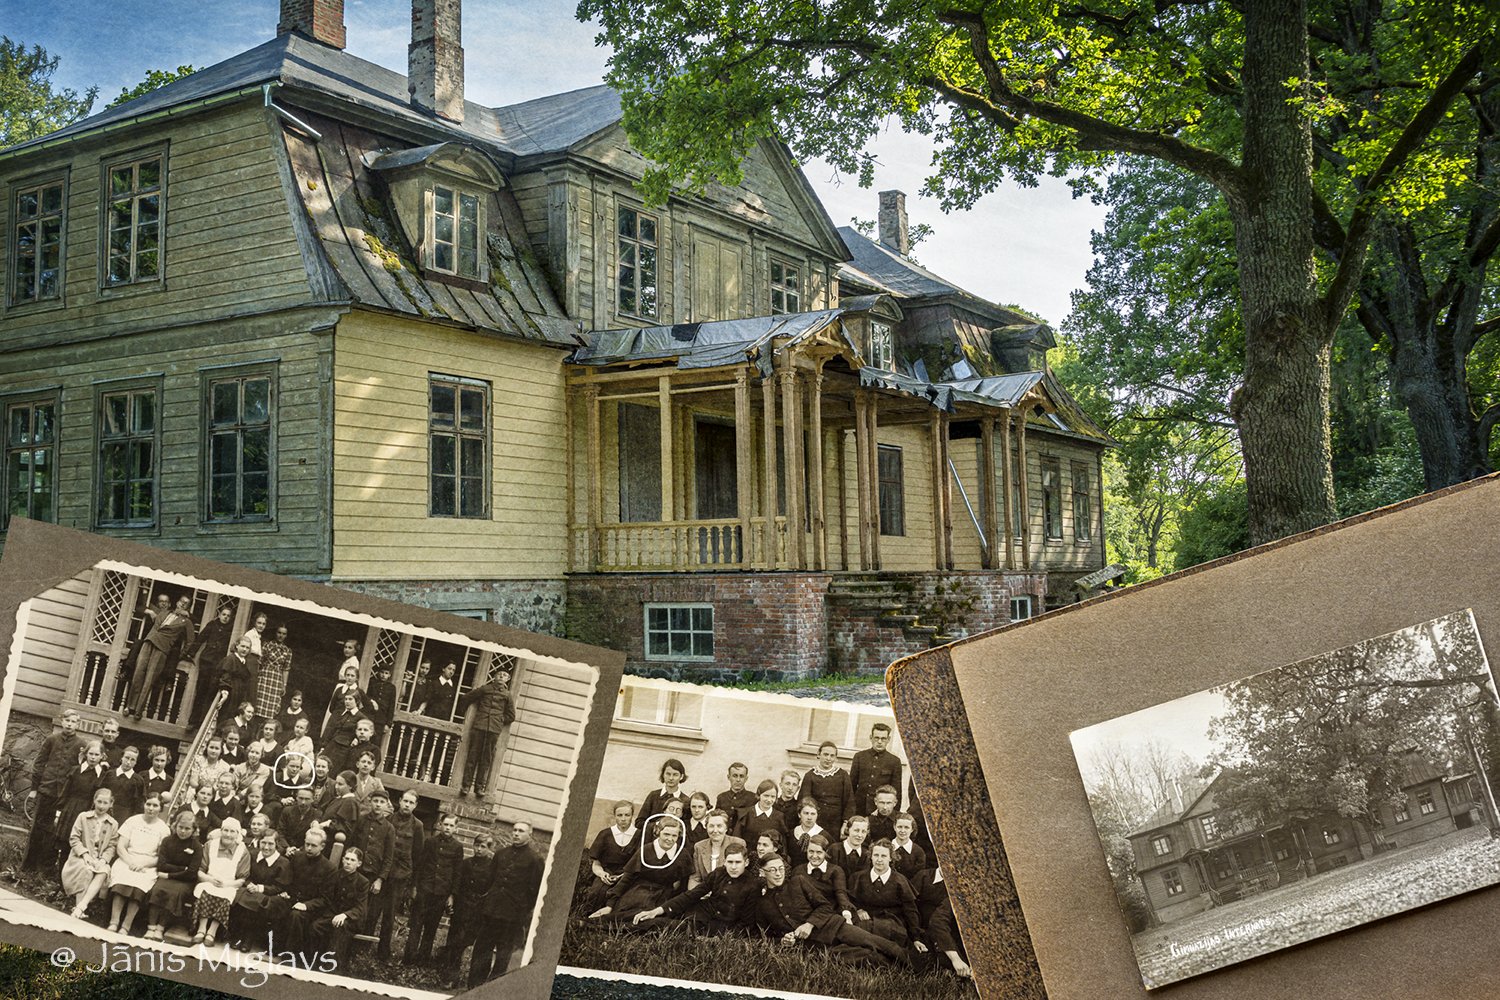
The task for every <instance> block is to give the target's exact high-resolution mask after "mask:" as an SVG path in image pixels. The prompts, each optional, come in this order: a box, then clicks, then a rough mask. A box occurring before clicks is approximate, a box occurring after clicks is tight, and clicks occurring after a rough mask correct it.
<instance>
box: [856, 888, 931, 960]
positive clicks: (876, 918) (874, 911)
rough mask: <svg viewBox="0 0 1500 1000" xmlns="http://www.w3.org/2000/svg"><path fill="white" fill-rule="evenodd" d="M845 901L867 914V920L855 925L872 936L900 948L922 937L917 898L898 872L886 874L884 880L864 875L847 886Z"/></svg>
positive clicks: (859, 921) (858, 921)
mask: <svg viewBox="0 0 1500 1000" xmlns="http://www.w3.org/2000/svg"><path fill="white" fill-rule="evenodd" d="M849 899H850V901H851V902H853V903H854V905H855V906H856V907H858V908H859V909H861V910H864V911H865V912H866V913H868V914H869V915H870V919H869V920H857V921H856V923H857V925H858V926H859V927H862V928H864V929H865V930H868V931H870V932H871V933H872V934H878V935H879V936H881V937H883V938H886V939H887V940H890V941H894V942H896V943H897V944H901V945H904V944H906V943H907V942H909V941H915V940H917V939H918V938H919V937H920V936H921V934H922V926H921V923H920V922H919V920H918V918H917V895H916V893H915V892H913V891H912V888H911V883H910V882H908V881H906V879H905V877H903V876H902V875H901V873H900V872H897V871H895V870H891V871H887V872H886V877H885V878H884V879H876V878H874V877H873V872H868V871H867V872H864V873H863V874H861V875H859V876H857V877H855V878H854V880H853V881H851V882H850V883H849Z"/></svg>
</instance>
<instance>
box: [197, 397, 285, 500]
mask: <svg viewBox="0 0 1500 1000" xmlns="http://www.w3.org/2000/svg"><path fill="white" fill-rule="evenodd" d="M274 406H275V401H274V400H273V399H272V398H271V375H270V373H269V372H267V371H264V370H260V371H256V372H253V373H247V374H243V375H233V376H223V377H214V378H210V379H209V381H208V510H207V515H208V520H210V521H264V520H268V519H269V518H270V516H271V422H272V415H273V411H274Z"/></svg>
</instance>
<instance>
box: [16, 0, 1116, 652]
mask: <svg viewBox="0 0 1500 1000" xmlns="http://www.w3.org/2000/svg"><path fill="white" fill-rule="evenodd" d="M343 9H344V4H343V2H342V0H283V2H282V3H281V9H280V10H281V16H280V21H279V24H277V25H276V26H275V34H274V37H271V38H270V39H269V40H268V41H266V42H264V43H263V44H260V45H257V46H255V47H254V48H252V49H249V50H248V51H245V52H241V53H239V54H237V55H234V56H232V57H230V58H229V59H226V60H224V61H222V62H219V63H217V64H215V65H212V66H209V67H207V68H205V69H203V70H200V71H198V72H196V73H193V74H191V75H190V76H187V77H185V78H183V79H180V80H177V81H175V82H173V83H170V84H168V85H166V86H164V87H162V88H160V89H158V90H155V91H153V92H151V93H149V94H146V95H144V96H141V97H139V98H136V99H135V100H133V101H129V102H127V103H125V104H122V105H119V106H117V107H113V108H109V109H107V110H104V111H101V112H99V113H98V114H95V115H93V116H91V117H89V118H86V119H84V120H82V121H80V122H77V123H75V124H73V125H70V126H68V127H67V128H64V129H62V130H60V131H58V132H55V133H53V134H51V135H48V136H44V137H42V138H39V139H36V140H33V141H30V142H27V143H23V144H20V145H18V146H14V147H11V148H9V149H5V150H0V197H3V201H0V233H3V234H4V235H3V243H0V269H3V272H4V274H5V276H6V277H5V281H4V288H3V296H0V410H3V418H4V427H5V433H6V438H5V440H4V442H3V444H4V449H5V451H4V456H3V458H4V461H3V463H0V470H3V472H0V477H3V483H0V492H3V495H4V497H5V503H4V506H3V507H0V531H3V530H4V527H5V524H4V521H5V519H6V518H8V517H10V516H13V515H22V516H26V517H30V518H34V519H39V520H49V521H56V522H58V523H62V524H66V525H70V526H73V527H77V528H81V529H85V530H93V531H98V532H102V533H105V534H109V535H113V536H117V537H124V538H130V539H135V540H139V541H145V542H148V543H150V544H153V545H159V546H164V547H167V548H173V549H178V550H181V551H187V552H192V553H194V554H198V555H204V556H208V557H210V558H214V559H218V560H221V561H227V562H234V563H239V564H243V565H247V566H252V567H255V568H258V569H265V570H270V571H273V572H279V573H284V574H292V575H296V576H300V577H304V578H308V579H314V580H320V581H325V582H330V583H333V584H336V585H338V586H343V587H349V588H353V589H358V590H363V591H365V592H368V593H373V594H376V595H378V596H382V597H388V598H392V599H395V600H401V601H407V602H412V603H420V604H424V605H427V606H429V607H433V608H438V609H442V610H448V611H454V612H458V613H463V614H471V615H478V616H481V617H484V618H487V619H489V620H491V621H498V622H501V623H503V624H507V625H511V626H515V627H518V628H523V629H528V630H532V631H547V632H554V633H564V632H565V633H567V634H568V635H570V636H571V637H574V638H578V639H581V640H583V641H586V642H594V643H598V644H602V645H609V646H612V647H614V648H618V649H621V650H623V651H625V652H626V654H627V656H628V658H629V668H630V669H632V670H633V671H636V672H640V673H651V674H656V675H664V676H683V675H688V676H694V677H698V678H702V677H707V676H715V677H740V676H744V675H745V674H750V675H752V676H762V675H778V676H785V677H797V676H806V675H815V674H818V673H820V672H823V671H825V670H830V669H841V668H883V667H884V666H885V665H886V664H887V663H888V662H890V661H891V660H892V659H894V658H895V657H897V656H899V655H903V654H906V653H910V652H915V651H917V650H920V649H922V648H925V647H926V646H927V645H929V644H930V641H931V640H932V639H933V637H934V636H935V635H938V634H940V633H950V634H952V633H957V632H959V631H962V630H968V631H973V630H976V629H979V628H988V627H993V626H996V625H1000V624H1004V623H1005V622H1008V621H1010V620H1012V619H1014V618H1019V617H1027V616H1030V615H1032V614H1036V613H1040V612H1041V611H1043V610H1045V608H1046V607H1047V606H1048V605H1052V604H1058V603H1068V602H1070V601H1072V600H1074V599H1075V598H1076V596H1077V594H1078V593H1079V591H1078V589H1077V588H1076V587H1075V586H1074V585H1075V583H1076V582H1077V581H1079V580H1080V579H1085V580H1087V579H1094V578H1097V576H1098V572H1099V571H1100V570H1101V569H1103V568H1104V566H1105V550H1104V540H1103V517H1102V509H1101V508H1102V492H1101V475H1100V473H1101V467H1100V456H1101V455H1102V453H1103V450H1104V448H1105V447H1106V446H1107V445H1108V443H1109V440H1108V438H1107V436H1106V435H1105V434H1104V433H1103V431H1102V430H1101V429H1100V428H1099V427H1098V426H1097V425H1096V424H1095V423H1094V422H1093V421H1092V420H1090V419H1089V417H1088V416H1087V415H1086V414H1085V413H1084V412H1083V411H1082V410H1081V409H1080V407H1079V406H1078V404H1077V403H1076V401H1074V400H1073V399H1072V397H1071V396H1070V395H1069V393H1068V391H1067V388H1066V387H1065V386H1063V385H1062V384H1061V383H1060V381H1059V380H1058V379H1057V377H1056V376H1055V374H1054V373H1053V372H1052V370H1051V368H1050V366H1049V364H1048V350H1049V349H1050V348H1051V347H1052V346H1053V345H1054V340H1053V336H1052V332H1051V331H1050V330H1049V329H1048V328H1047V327H1046V326H1045V325H1044V324H1043V323H1041V321H1039V320H1038V319H1036V318H1035V317H1031V316H1028V315H1026V314H1024V313H1022V312H1020V311H1018V310H1016V309H1012V308H1002V307H1000V306H998V305H996V304H995V303H992V302H988V301H985V300H984V299H982V298H980V297H979V296H976V295H973V294H972V293H969V292H966V291H964V290H963V289H961V288H958V287H956V286H954V285H953V284H952V283H950V282H947V281H944V280H943V279H941V278H940V277H938V276H936V275H933V274H931V273H930V272H928V271H926V270H925V269H924V268H922V267H920V266H919V265H917V264H916V263H915V262H914V261H913V260H912V259H911V257H910V246H909V242H908V231H907V226H906V213H905V207H904V199H903V198H902V197H901V196H900V195H899V193H897V192H890V193H887V194H886V195H882V200H881V203H880V224H879V234H878V239H868V238H866V237H864V236H861V235H859V234H858V233H855V232H854V231H852V230H849V229H843V230H841V229H839V228H838V227H836V226H835V225H834V223H833V222H832V220H831V219H830V218H829V216H828V213H827V212H826V211H825V210H824V208H823V206H822V204H820V203H819V201H818V199H817V196H816V195H815V194H814V192H813V190H812V188H811V186H810V185H809V184H808V182H807V179H806V178H805V177H804V176H803V173H802V171H801V170H800V169H799V167H798V165H797V164H796V163H795V162H794V161H793V159H792V157H791V156H790V154H789V152H788V150H787V149H786V147H785V146H783V145H782V144H780V143H778V142H773V141H765V142H762V143H761V144H760V145H759V146H758V147H757V148H756V149H755V150H754V151H752V153H751V154H750V156H749V158H748V160H747V161H746V162H745V164H744V180H743V181H742V182H741V183H740V184H739V185H737V186H734V187H728V186H722V185H719V186H713V185H711V186H709V187H708V188H707V189H706V190H705V191H702V192H699V193H687V192H679V193H675V194H673V195H672V196H671V197H670V198H669V199H668V201H667V202H666V203H665V204H661V205H650V204H647V203H645V202H644V201H643V200H642V198H641V195H640V193H639V192H638V191H637V189H636V187H635V184H636V182H637V181H638V180H639V179H640V178H641V177H642V176H643V174H644V172H645V170H646V168H647V166H648V164H647V163H646V161H645V160H644V159H643V158H642V157H641V156H640V155H639V154H638V153H636V152H635V151H634V150H633V149H632V148H631V145H630V143H629V142H628V140H627V138H626V136H625V132H624V130H623V128H622V125H621V111H620V100H619V96H618V94H616V93H615V92H614V91H612V90H611V89H609V88H607V87H603V86H596V87H590V88H586V89H583V90H577V91H572V92H569V93H565V94H557V95H551V96H547V97H541V98H537V99H533V100H528V101H524V102H521V103H517V104H511V105H508V106H502V107H488V106H484V105H481V104H478V103H476V102H474V101H472V100H470V99H469V98H468V97H467V96H466V93H465V88H464V72H463V47H462V46H461V45H460V44H459V41H460V31H459V19H460V15H461V12H460V4H459V2H458V0H415V2H414V3H413V5H412V11H413V13H412V19H411V24H412V30H413V36H412V40H411V46H410V63H409V65H408V67H407V70H408V71H407V73H406V74H402V73H400V72H394V71H392V70H389V69H386V68H384V67H382V66H378V65H375V64H374V63H371V62H368V61H366V60H364V59H361V58H360V57H358V56H357V55H355V54H353V53H351V52H348V51H346V50H345V29H344V21H343ZM266 29H267V35H268V36H269V35H271V33H272V25H271V24H270V23H267V25H266ZM496 32H498V33H496ZM463 40H464V42H466V43H467V44H468V45H470V46H475V45H493V44H502V43H503V41H504V32H503V26H500V27H498V28H496V27H493V26H491V25H488V24H478V23H472V22H471V24H470V25H469V31H468V32H466V33H465V34H464V38H463ZM872 207H874V206H872ZM361 679H362V680H364V679H365V678H364V677H362V678H361Z"/></svg>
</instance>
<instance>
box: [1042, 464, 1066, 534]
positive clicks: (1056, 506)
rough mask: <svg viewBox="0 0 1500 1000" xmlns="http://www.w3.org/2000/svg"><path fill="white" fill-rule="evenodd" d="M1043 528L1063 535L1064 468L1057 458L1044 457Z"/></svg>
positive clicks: (1046, 532)
mask: <svg viewBox="0 0 1500 1000" xmlns="http://www.w3.org/2000/svg"><path fill="white" fill-rule="evenodd" d="M1042 530H1043V531H1044V532H1045V534H1046V536H1047V537H1048V538H1061V537H1062V469H1061V467H1060V464H1059V463H1058V461H1057V459H1055V458H1044V459H1042Z"/></svg>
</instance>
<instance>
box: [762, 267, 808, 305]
mask: <svg viewBox="0 0 1500 1000" xmlns="http://www.w3.org/2000/svg"><path fill="white" fill-rule="evenodd" d="M768 257H769V260H768V261H767V263H766V280H767V282H768V283H769V284H770V286H771V298H770V310H771V315H772V316H786V315H789V314H791V313H799V312H802V298H803V294H804V293H803V287H802V284H803V283H802V275H803V273H804V272H805V271H806V269H807V267H806V265H805V264H804V263H801V262H799V261H795V260H792V259H791V258H790V257H782V256H780V255H779V254H774V253H773V254H769V255H768ZM777 268H780V269H781V280H780V281H779V282H778V281H777V278H776V269H777ZM788 274H790V275H791V280H790V283H788V281H787V275H788ZM778 298H779V299H780V304H778V302H777V300H778Z"/></svg>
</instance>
